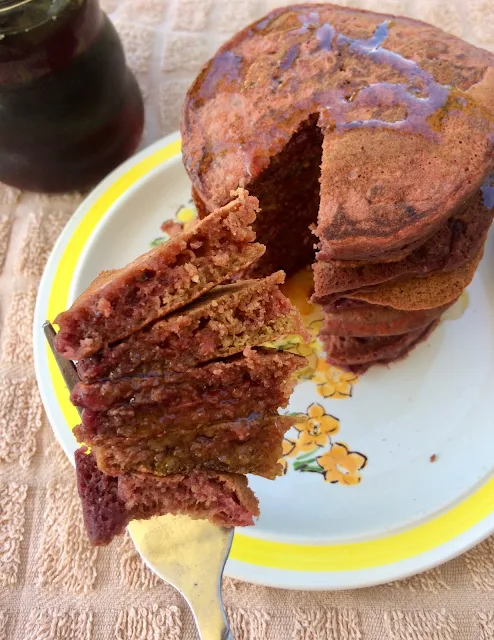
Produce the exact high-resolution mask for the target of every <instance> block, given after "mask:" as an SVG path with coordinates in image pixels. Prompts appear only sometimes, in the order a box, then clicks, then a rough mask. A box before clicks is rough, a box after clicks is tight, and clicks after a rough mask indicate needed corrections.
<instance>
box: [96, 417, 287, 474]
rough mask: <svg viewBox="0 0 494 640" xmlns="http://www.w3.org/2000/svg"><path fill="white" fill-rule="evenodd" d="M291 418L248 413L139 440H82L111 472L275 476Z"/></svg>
mask: <svg viewBox="0 0 494 640" xmlns="http://www.w3.org/2000/svg"><path fill="white" fill-rule="evenodd" d="M294 423H295V418H293V417H289V416H280V415H278V414H277V413H274V414H273V413H272V414H266V415H259V414H255V413H253V414H251V415H250V416H248V417H246V418H239V419H237V420H234V421H231V422H215V423H211V424H207V425H203V426H200V427H197V428H196V429H190V428H185V429H170V430H168V431H166V433H163V434H160V435H157V436H152V437H149V436H146V437H144V438H140V437H135V438H134V437H133V438H125V437H120V436H106V435H105V436H102V435H98V436H94V437H92V438H89V439H87V441H86V444H88V445H91V451H92V452H93V453H94V455H95V457H96V462H97V465H98V468H99V469H100V470H101V471H103V472H104V473H106V474H108V475H110V476H118V475H122V474H126V473H133V472H142V473H153V474H156V475H160V476H161V475H162V476H166V475H170V474H174V473H190V472H191V471H194V470H202V471H218V472H221V473H241V474H247V473H252V474H254V475H260V476H263V477H264V478H269V479H274V478H276V476H277V475H280V472H281V465H280V464H279V462H278V461H279V459H280V458H281V456H282V440H283V436H284V434H285V432H286V431H288V429H290V427H291V426H292V425H293V424H294Z"/></svg>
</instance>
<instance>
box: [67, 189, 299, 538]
mask: <svg viewBox="0 0 494 640" xmlns="http://www.w3.org/2000/svg"><path fill="white" fill-rule="evenodd" d="M233 195H234V196H236V198H234V200H233V201H232V202H231V203H230V204H228V205H227V206H226V207H224V208H222V209H219V210H218V211H215V212H214V213H212V214H211V215H210V216H208V218H207V219H206V220H203V221H201V222H199V223H197V224H196V225H194V226H193V227H192V228H190V229H188V230H187V231H183V232H182V233H179V234H178V235H176V236H175V237H173V238H172V239H171V240H169V241H168V242H167V243H165V244H163V245H161V246H159V247H156V248H155V249H153V250H152V251H150V252H148V253H147V254H144V255H143V256H141V257H139V258H137V260H135V261H134V262H132V263H131V264H129V265H127V266H126V267H124V268H123V269H119V270H117V271H113V272H109V273H108V272H107V273H105V274H102V275H101V276H100V277H99V278H98V279H97V280H96V281H95V282H94V283H93V284H92V285H91V286H90V287H89V289H88V290H86V291H85V292H84V293H83V294H82V295H81V296H80V297H79V298H78V299H77V300H76V301H75V302H74V304H73V305H72V307H71V308H70V309H69V310H68V311H65V312H63V313H61V314H59V316H58V317H57V319H56V323H57V324H58V325H59V327H60V330H59V332H58V334H57V337H56V340H55V348H56V349H57V351H58V352H59V353H60V354H61V355H63V356H64V357H66V358H69V359H73V360H77V370H78V374H79V377H80V382H78V383H77V384H76V386H75V387H74V389H73V390H72V393H71V401H72V402H73V404H74V405H76V406H77V407H78V408H79V409H80V410H81V418H82V424H81V425H79V426H78V427H76V428H75V429H74V433H75V435H76V437H77V439H78V441H79V442H84V443H85V444H86V445H89V446H90V447H91V451H90V452H89V451H88V450H87V449H86V448H81V449H79V450H78V452H77V453H76V467H77V476H78V486H79V493H80V496H81V499H82V505H83V512H84V520H85V524H86V529H87V532H88V536H89V539H90V540H91V542H92V543H93V544H106V543H108V542H109V541H110V540H111V539H112V538H113V537H114V536H115V535H117V534H119V533H121V532H122V531H123V529H124V527H125V526H126V524H128V522H129V521H130V520H132V519H135V518H149V517H152V516H154V515H159V514H166V513H173V514H177V513H182V514H186V515H190V516H192V517H201V518H208V519H209V520H210V521H211V522H213V523H215V524H218V525H222V526H237V525H239V526H245V525H249V524H252V523H253V518H254V517H255V516H257V515H258V514H259V510H258V506H257V500H256V498H255V496H254V495H253V493H252V491H251V490H250V489H249V488H248V485H247V480H246V478H245V474H248V473H252V474H257V475H260V476H263V477H266V478H270V479H274V478H275V477H276V476H277V475H278V474H279V473H280V471H281V465H280V464H279V459H280V458H281V454H282V440H283V435H284V433H285V432H286V431H287V430H288V429H289V428H290V427H291V426H292V424H293V422H294V419H293V418H292V417H288V416H282V415H279V413H278V409H279V408H280V407H286V405H287V404H288V401H289V398H290V395H291V393H292V391H293V387H294V385H295V373H296V371H297V370H298V369H301V368H303V367H304V366H305V359H304V358H301V357H300V356H297V355H294V354H291V353H284V352H279V351H277V350H274V349H265V348H262V347H260V346H259V345H261V344H262V343H264V342H266V341H272V340H276V339H277V338H279V337H280V336H282V335H284V334H287V333H299V332H301V331H302V332H304V329H303V325H302V321H301V318H300V315H299V313H298V311H297V310H296V309H295V308H294V307H293V306H292V304H291V303H290V301H289V300H288V299H287V298H286V297H285V296H284V295H283V294H282V293H281V291H280V289H279V286H280V285H281V284H282V283H283V282H284V274H283V273H282V272H277V273H274V274H272V275H270V276H268V277H266V278H264V279H257V280H245V281H237V282H235V283H234V284H229V285H222V284H221V283H222V282H224V281H225V280H229V279H231V278H232V276H234V275H235V274H236V273H237V272H238V271H240V270H245V269H246V268H247V267H248V266H249V265H250V264H251V263H252V262H253V261H254V260H255V259H256V258H257V257H259V256H260V255H262V253H263V251H264V247H263V246H262V245H259V244H255V243H254V242H253V240H254V238H255V235H254V233H253V232H252V229H251V228H250V225H251V224H252V223H253V221H254V220H255V217H256V212H257V210H258V206H257V205H258V202H257V200H256V198H253V197H251V196H249V195H248V194H247V192H246V191H245V190H242V189H240V190H238V191H237V192H236V193H234V194H233Z"/></svg>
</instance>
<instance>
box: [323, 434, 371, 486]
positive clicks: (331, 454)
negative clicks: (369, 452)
mask: <svg viewBox="0 0 494 640" xmlns="http://www.w3.org/2000/svg"><path fill="white" fill-rule="evenodd" d="M316 462H317V464H318V465H319V466H320V467H321V469H322V470H323V474H324V479H325V480H326V482H331V483H333V484H336V483H339V484H343V485H346V486H352V485H355V484H358V483H359V482H360V480H361V476H360V473H359V471H361V470H362V469H363V468H364V467H365V465H366V464H367V458H366V457H365V456H364V455H362V454H361V453H358V452H357V451H350V450H349V449H348V447H347V446H346V444H343V443H342V442H335V443H334V444H333V445H332V447H331V449H330V450H329V451H328V452H327V453H324V454H323V455H322V456H319V457H318V458H316Z"/></svg>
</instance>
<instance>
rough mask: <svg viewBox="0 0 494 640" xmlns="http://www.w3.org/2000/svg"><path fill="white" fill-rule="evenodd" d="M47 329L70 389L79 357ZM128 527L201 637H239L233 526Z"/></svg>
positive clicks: (169, 520) (178, 520)
mask: <svg viewBox="0 0 494 640" xmlns="http://www.w3.org/2000/svg"><path fill="white" fill-rule="evenodd" d="M43 331H44V334H45V337H46V339H47V341H48V344H49V345H50V349H51V351H52V353H53V355H54V357H55V360H56V362H57V365H58V368H59V369H60V373H61V374H62V377H63V379H64V381H65V384H66V385H67V388H68V390H69V392H70V391H72V389H73V388H74V386H75V384H76V383H77V382H78V381H79V377H78V375H77V371H76V368H75V366H74V363H73V362H71V361H70V360H66V359H65V358H62V357H61V356H60V355H59V354H58V353H57V352H56V351H55V349H54V348H53V340H54V338H55V335H56V332H55V329H54V328H53V326H52V325H51V324H50V322H48V321H47V322H45V323H44V324H43ZM128 531H129V533H130V535H131V538H132V540H133V542H134V544H135V546H136V549H137V551H138V552H139V554H140V556H141V558H142V559H143V560H144V562H145V563H146V565H147V566H148V567H149V568H150V569H151V570H152V571H153V572H154V573H156V575H157V576H159V577H160V578H161V579H162V580H164V581H165V582H167V583H168V584H170V585H172V586H173V587H175V589H177V591H178V592H179V593H180V594H181V595H182V596H183V597H184V598H185V600H186V602H187V603H188V605H189V607H190V609H191V611H192V613H193V615H194V619H195V622H196V626H197V630H198V631H199V636H200V638H201V640H234V638H233V635H232V634H231V631H230V628H229V626H228V622H227V620H226V616H225V609H224V607H223V602H222V599H221V580H222V578H223V570H224V567H225V563H226V561H227V559H228V555H229V553H230V548H231V545H232V540H233V529H226V528H224V527H215V526H214V525H212V524H211V523H210V522H208V521H207V520H192V519H190V518H188V517H186V516H170V515H167V516H161V517H157V518H152V519H151V520H134V521H133V522H131V523H130V524H129V526H128Z"/></svg>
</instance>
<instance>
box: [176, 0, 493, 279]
mask: <svg viewBox="0 0 494 640" xmlns="http://www.w3.org/2000/svg"><path fill="white" fill-rule="evenodd" d="M493 66H494V54H491V53H489V52H486V51H483V50H481V49H478V48H475V47H473V46H472V45H470V44H467V43H465V42H463V41H462V40H460V39H458V38H456V37H455V36H452V35H450V34H446V33H445V32H443V31H441V30H440V29H438V28H436V27H433V26H430V25H427V24H425V23H422V22H418V21H415V20H411V19H408V18H397V17H395V16H390V15H382V14H376V13H371V12H366V11H360V10H356V9H349V8H345V7H337V6H334V5H330V4H320V5H317V4H307V5H296V6H291V7H286V8H280V9H276V10H274V11H272V12H271V13H270V14H268V15H267V16H266V17H265V18H263V19H262V20H259V21H258V22H256V23H254V24H252V25H251V26H249V27H247V28H246V29H244V30H243V31H241V32H240V33H238V34H237V35H235V36H234V37H233V38H232V39H231V40H230V41H229V42H227V43H226V44H225V45H223V46H222V47H221V48H220V50H219V51H218V52H217V54H216V55H215V56H214V57H213V58H212V60H210V61H209V62H208V63H207V64H206V65H205V67H204V68H203V70H202V71H201V73H200V74H199V76H198V77H197V79H196V80H195V82H194V83H193V85H192V87H191V88H190V90H189V91H188V93H187V96H186V101H185V106H184V111H183V118H182V140H183V157H184V164H185V166H186V169H187V172H188V174H189V176H190V178H191V181H192V184H193V193H194V198H195V200H196V202H198V203H199V210H200V211H201V212H202V214H203V215H204V213H205V212H209V211H212V210H213V209H214V208H215V207H217V206H219V205H222V204H224V203H225V202H227V201H228V199H229V197H230V196H229V193H230V190H231V189H233V188H235V187H236V186H237V185H238V184H242V185H245V186H246V187H247V186H248V188H249V190H250V192H251V193H252V194H253V195H255V196H257V197H258V198H259V201H260V207H261V210H262V212H261V214H260V215H259V216H258V218H257V220H256V223H255V228H256V231H257V234H258V235H257V237H258V239H259V241H260V242H263V243H264V244H266V245H267V251H266V254H265V256H263V258H262V259H261V261H260V262H259V263H257V265H255V266H254V269H257V273H262V272H270V271H273V270H275V269H278V268H284V269H285V270H286V271H287V272H288V273H290V272H291V271H292V270H293V269H296V268H299V267H300V266H303V265H300V264H298V261H297V259H298V257H299V256H302V257H301V258H300V260H301V261H302V262H303V261H304V260H305V263H306V264H307V262H308V261H310V254H311V252H312V251H313V249H311V245H312V244H313V242H314V239H313V238H312V239H311V237H310V232H309V231H308V229H307V227H308V225H309V224H310V223H312V224H313V225H314V232H315V235H316V236H317V248H318V250H319V252H320V257H321V258H322V259H324V260H328V259H342V260H367V261H370V260H373V261H375V260H381V261H382V260H383V259H400V258H402V257H403V256H404V255H406V253H404V251H405V252H409V251H411V250H413V249H414V248H416V247H417V246H418V245H420V244H421V243H423V241H424V239H426V238H428V237H430V236H431V234H432V233H434V232H436V231H437V230H438V229H440V228H441V227H442V226H443V225H444V224H445V222H446V220H447V219H448V218H450V217H451V215H452V214H453V213H454V212H456V211H457V210H460V209H461V208H462V207H463V205H464V203H465V202H466V201H467V200H468V199H469V198H470V197H472V196H473V195H474V194H475V193H476V192H477V191H478V189H479V188H480V186H481V183H482V181H483V179H484V177H485V175H486V174H487V173H488V172H489V170H490V169H491V168H492V166H493V165H494V157H493V154H492V134H493V132H494V127H493V122H492V120H493V114H492V104H491V103H490V101H489V99H488V96H489V95H490V92H491V89H492V86H494V76H493V74H492V73H490V72H489V69H490V68H491V67H493ZM472 96H475V97H472ZM280 158H281V159H282V161H280V160H279V159H280ZM404 159H406V160H404ZM318 178H320V201H317V198H316V197H315V195H314V193H315V189H314V185H316V184H317V183H316V179H318ZM466 178H467V179H466ZM306 185H308V187H307V189H305V187H306ZM403 248H405V250H404V249H403ZM312 255H313V253H312Z"/></svg>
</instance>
